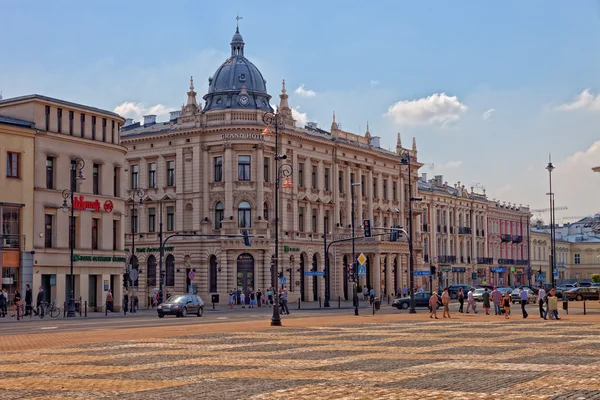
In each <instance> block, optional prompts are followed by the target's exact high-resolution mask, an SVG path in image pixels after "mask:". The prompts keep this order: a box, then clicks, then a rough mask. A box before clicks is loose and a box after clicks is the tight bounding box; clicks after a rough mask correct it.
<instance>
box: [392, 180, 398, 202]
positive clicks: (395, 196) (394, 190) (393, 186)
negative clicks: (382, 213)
mask: <svg viewBox="0 0 600 400" xmlns="http://www.w3.org/2000/svg"><path fill="white" fill-rule="evenodd" d="M396 191H397V190H396V182H392V200H393V201H397V200H398V196H397V194H396Z"/></svg>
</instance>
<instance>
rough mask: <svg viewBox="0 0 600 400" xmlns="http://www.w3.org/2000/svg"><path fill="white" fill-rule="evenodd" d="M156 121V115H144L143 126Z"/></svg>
mask: <svg viewBox="0 0 600 400" xmlns="http://www.w3.org/2000/svg"><path fill="white" fill-rule="evenodd" d="M155 123H156V115H154V114H151V115H144V126H146V125H152V124H155Z"/></svg>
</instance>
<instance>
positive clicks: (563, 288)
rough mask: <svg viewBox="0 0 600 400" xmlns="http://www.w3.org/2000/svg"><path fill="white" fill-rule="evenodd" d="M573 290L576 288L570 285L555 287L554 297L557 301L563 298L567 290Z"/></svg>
mask: <svg viewBox="0 0 600 400" xmlns="http://www.w3.org/2000/svg"><path fill="white" fill-rule="evenodd" d="M575 288H576V286H575V285H573V284H572V283H568V284H566V285H560V286H557V287H556V288H555V290H556V297H558V298H559V299H562V296H563V293H564V292H568V291H569V290H571V289H575Z"/></svg>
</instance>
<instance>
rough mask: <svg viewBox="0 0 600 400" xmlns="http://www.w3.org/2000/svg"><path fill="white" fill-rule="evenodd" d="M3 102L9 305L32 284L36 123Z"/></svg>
mask: <svg viewBox="0 0 600 400" xmlns="http://www.w3.org/2000/svg"><path fill="white" fill-rule="evenodd" d="M3 103H4V102H3V101H0V188H2V190H1V191H0V226H1V227H2V230H1V231H0V266H1V267H2V287H1V288H2V289H6V291H7V292H8V295H9V296H8V297H9V304H13V301H14V294H15V290H17V289H18V290H19V291H21V292H22V293H24V290H25V285H26V284H27V283H29V284H31V275H32V254H31V251H32V249H33V204H34V202H33V186H34V183H33V172H34V169H33V168H31V167H30V166H32V165H33V161H34V154H35V152H34V138H35V130H34V124H33V123H32V122H30V121H24V120H22V119H19V118H14V117H11V116H9V115H7V114H5V113H4V112H3V110H2V108H1V107H2V104H3Z"/></svg>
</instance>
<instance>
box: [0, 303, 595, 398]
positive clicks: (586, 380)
mask: <svg viewBox="0 0 600 400" xmlns="http://www.w3.org/2000/svg"><path fill="white" fill-rule="evenodd" d="M599 320H600V319H599V318H598V316H595V317H594V316H592V317H589V316H588V317H584V316H577V317H567V318H565V320H563V321H560V322H557V321H547V322H546V321H543V320H539V319H536V318H535V316H534V314H533V315H531V316H530V318H529V319H527V320H522V319H520V318H514V319H511V320H509V321H505V320H504V319H502V318H498V317H495V316H484V315H476V316H475V315H470V316H466V315H460V316H457V318H453V319H451V320H444V319H441V317H440V320H437V321H435V320H434V321H432V320H429V318H427V316H426V315H424V313H423V312H422V313H420V314H418V315H417V316H410V315H407V314H404V315H381V316H375V317H372V316H360V317H352V316H331V317H325V318H323V317H315V318H297V319H293V320H292V319H288V320H284V325H285V326H284V327H283V328H277V329H274V328H269V326H268V320H259V321H248V322H235V323H221V324H202V325H185V326H183V325H182V326H169V327H164V328H161V327H160V326H157V327H153V328H137V329H107V330H94V331H87V332H77V331H69V332H50V331H44V332H43V333H32V334H24V335H20V336H3V337H2V338H1V339H2V344H1V348H2V349H3V354H2V357H1V359H0V376H2V379H1V380H0V398H1V399H9V398H10V399H30V400H33V399H38V400H42V399H45V400H50V399H59V398H60V399H65V398H67V399H69V398H73V399H116V398H120V399H123V398H126V399H144V400H147V399H310V400H314V399H423V398H425V399H475V398H481V399H487V398H499V399H600V373H599V372H598V369H599V368H600V336H599V335H598V330H599V329H600V321H599ZM8 349H13V350H9V351H7V350H8ZM23 349H25V350H23Z"/></svg>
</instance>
